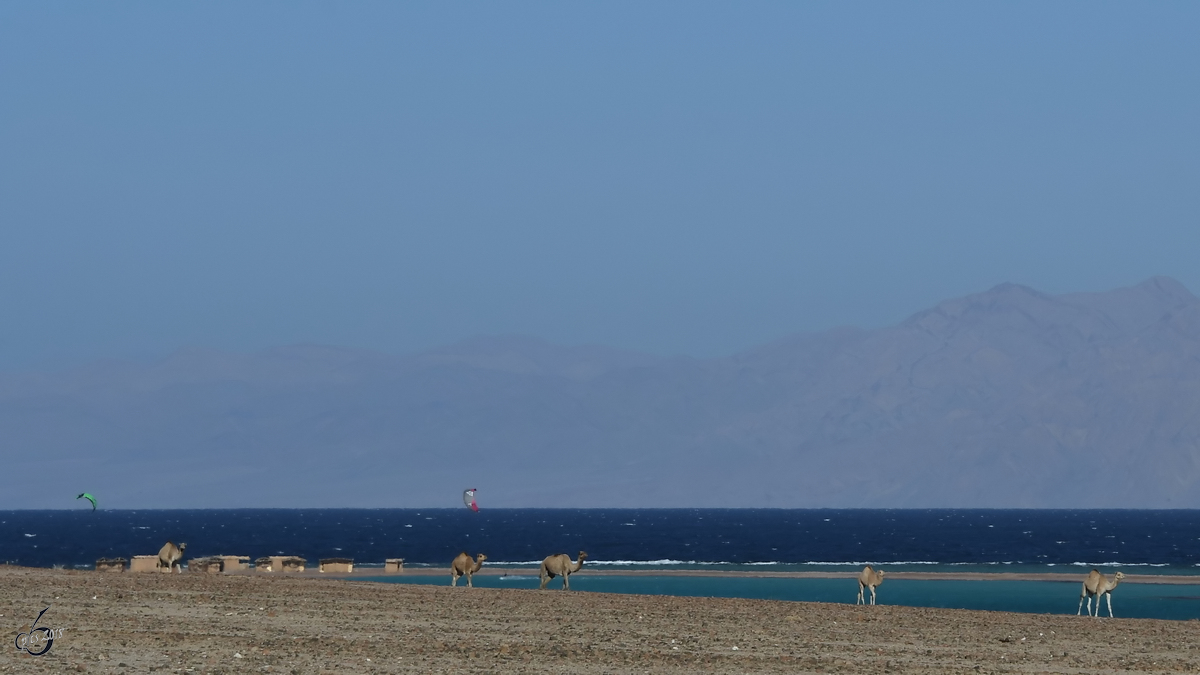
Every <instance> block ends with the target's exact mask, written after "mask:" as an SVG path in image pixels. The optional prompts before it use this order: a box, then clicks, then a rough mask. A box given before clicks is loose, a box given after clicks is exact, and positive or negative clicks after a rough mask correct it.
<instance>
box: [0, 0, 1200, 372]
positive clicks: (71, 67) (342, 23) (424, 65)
mask: <svg viewBox="0 0 1200 675" xmlns="http://www.w3.org/2000/svg"><path fill="white" fill-rule="evenodd" d="M1197 35H1200V4H1198V3H1184V2H1179V3H1120V4H1102V3H1096V2H1084V3H1065V2H1055V3H1045V2H1031V3H1026V4H1018V3H961V2H951V3H945V4H929V3H921V4H916V3H895V2H888V3H879V4H872V3H842V2H837V3H800V2H787V3H740V2H739V3H732V2H726V3H715V4H703V3H699V2H695V1H693V0H688V1H687V2H681V3H666V2H653V3H646V2H629V3H607V2H606V3H559V2H552V3H545V4H532V3H479V4H468V3H426V4H417V3H394V2H388V3H379V4H370V3H361V2H360V3H353V4H350V3H321V4H300V3H294V2H286V3H275V4H270V3H244V2H237V3H161V2H150V3H144V4H139V3H88V2H74V3H57V4H56V3H50V2H25V3H15V2H9V3H4V4H2V5H0V326H2V328H0V368H2V369H25V368H55V367H62V366H65V365H70V364H74V363H79V362H81V361H86V360H88V359H92V358H97V357H109V356H116V357H128V356H133V357H153V356H155V355H162V354H165V353H167V352H170V351H172V350H174V349H176V348H179V347H181V346H189V345H197V346H208V347H216V348H220V349H232V350H253V349H258V348H262V347H268V346H274V345H282V344H292V343H301V342H309V343H327V344H340V345H351V346H361V347H369V348H374V349H380V350H384V351H387V352H393V353H397V352H401V353H402V352H410V351H414V350H418V349H423V348H426V347H430V346H435V345H441V344H446V343H450V342H454V341H457V340H460V339H463V338H466V337H469V336H472V335H477V334H490V333H521V334H528V335H534V336H539V337H542V338H546V339H548V340H552V341H555V342H562V343H596V344H607V345H612V346H620V347H629V348H635V349H641V350H648V351H653V352H656V353H664V354H691V355H695V356H709V355H718V354H726V353H730V352H734V351H737V350H739V349H743V348H746V347H749V346H752V345H755V344H758V343H762V342H765V341H769V340H772V339H775V338H778V337H780V336H782V335H784V334H787V333H790V332H795V331H802V330H820V329H825V328H829V327H832V326H836V325H840V324H855V325H861V326H867V327H871V326H880V325H886V324H889V323H892V322H895V321H898V320H900V319H902V318H903V317H905V316H906V315H908V314H910V313H912V312H914V311H916V310H919V309H921V308H924V307H926V306H928V305H931V304H933V303H935V302H937V301H939V300H941V299H944V298H947V297H952V296H956V295H962V294H966V293H970V292H975V291H980V290H984V289H986V288H988V287H990V286H992V285H995V284H997V283H1000V282H1004V281H1013V282H1018V283H1025V284H1029V285H1032V286H1034V287H1036V288H1038V289H1041V290H1045V291H1049V292H1066V291H1076V290H1104V289H1108V288H1113V287H1117V286H1123V285H1130V284H1133V283H1137V282H1139V281H1141V280H1143V279H1145V278H1146V277H1149V276H1151V275H1156V274H1166V275H1171V276H1174V277H1175V278H1177V279H1179V280H1180V281H1182V282H1183V283H1184V284H1185V285H1187V286H1189V287H1190V288H1191V289H1192V290H1193V291H1197V292H1200V261H1198V259H1197V255H1198V253H1200V217H1198V214H1200V123H1198V120H1200V40H1198V39H1197V37H1196V36H1197Z"/></svg>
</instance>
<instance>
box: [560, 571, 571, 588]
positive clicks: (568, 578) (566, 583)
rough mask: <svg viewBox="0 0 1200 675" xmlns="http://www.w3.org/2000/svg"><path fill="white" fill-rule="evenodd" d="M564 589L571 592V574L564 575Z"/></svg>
mask: <svg viewBox="0 0 1200 675" xmlns="http://www.w3.org/2000/svg"><path fill="white" fill-rule="evenodd" d="M562 589H563V590H564V591H569V590H571V575H570V574H564V575H563V587H562Z"/></svg>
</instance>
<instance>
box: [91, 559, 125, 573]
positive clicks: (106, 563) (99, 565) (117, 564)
mask: <svg viewBox="0 0 1200 675" xmlns="http://www.w3.org/2000/svg"><path fill="white" fill-rule="evenodd" d="M125 563H126V560H125V559H124V558H100V559H99V560H97V561H96V571H97V572H124V571H125Z"/></svg>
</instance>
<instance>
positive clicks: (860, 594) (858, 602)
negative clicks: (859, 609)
mask: <svg viewBox="0 0 1200 675" xmlns="http://www.w3.org/2000/svg"><path fill="white" fill-rule="evenodd" d="M854 604H856V605H861V604H863V585H862V582H861V581H860V582H858V600H855V601H854Z"/></svg>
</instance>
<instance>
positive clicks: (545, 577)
mask: <svg viewBox="0 0 1200 675" xmlns="http://www.w3.org/2000/svg"><path fill="white" fill-rule="evenodd" d="M539 576H541V578H542V585H540V586H538V590H539V591H544V590H546V584H548V583H550V580H551V579H553V578H554V577H552V576H550V575H548V574H547V573H546V568H544V567H543V568H542V573H541V574H540V575H539Z"/></svg>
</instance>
